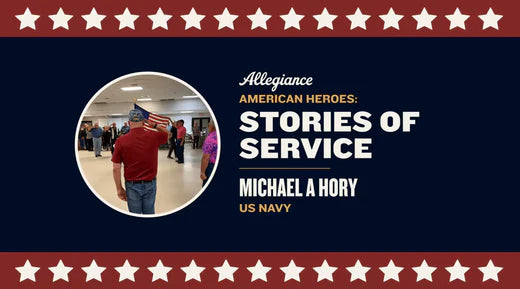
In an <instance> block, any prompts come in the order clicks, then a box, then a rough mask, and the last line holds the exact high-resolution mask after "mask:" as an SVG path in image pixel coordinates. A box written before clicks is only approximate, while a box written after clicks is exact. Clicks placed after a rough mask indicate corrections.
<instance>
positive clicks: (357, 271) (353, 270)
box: [347, 260, 370, 282]
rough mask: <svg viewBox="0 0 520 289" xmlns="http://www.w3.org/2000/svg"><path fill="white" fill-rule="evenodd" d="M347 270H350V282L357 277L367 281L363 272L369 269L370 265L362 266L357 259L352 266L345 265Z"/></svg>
mask: <svg viewBox="0 0 520 289" xmlns="http://www.w3.org/2000/svg"><path fill="white" fill-rule="evenodd" d="M347 270H348V271H349V272H350V274H351V276H350V282H352V281H354V280H356V279H359V280H362V281H365V282H366V281H367V279H366V276H365V274H366V273H367V272H368V270H370V267H363V265H361V262H359V260H357V261H356V264H355V265H354V266H352V267H347Z"/></svg>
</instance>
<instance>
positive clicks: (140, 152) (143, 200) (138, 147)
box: [112, 109, 168, 214]
mask: <svg viewBox="0 0 520 289" xmlns="http://www.w3.org/2000/svg"><path fill="white" fill-rule="evenodd" d="M129 121H130V127H131V129H130V131H129V133H127V134H125V135H122V136H120V137H119V138H118V139H117V142H116V145H115V148H114V154H113V155H112V163H113V164H112V174H113V177H114V182H115V184H116V189H117V196H118V197H119V198H120V199H121V200H123V201H126V202H127V205H128V210H129V211H130V212H132V213H136V214H154V213H155V196H156V191H157V184H156V177H157V164H158V159H157V158H158V152H159V146H160V145H162V144H164V143H166V142H167V141H168V130H167V129H166V128H165V127H162V126H157V124H156V123H153V122H151V121H149V120H146V119H144V116H143V113H142V112H141V111H140V110H138V109H132V110H131V111H130V113H129ZM145 121H146V122H147V123H148V124H149V125H151V126H153V128H155V129H157V130H158V131H150V130H145V129H144V123H145ZM121 164H123V165H124V168H125V170H124V177H125V188H126V190H125V188H123V185H122V182H121V167H122V166H121Z"/></svg>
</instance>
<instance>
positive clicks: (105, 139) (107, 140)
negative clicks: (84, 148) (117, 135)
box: [102, 125, 110, 151]
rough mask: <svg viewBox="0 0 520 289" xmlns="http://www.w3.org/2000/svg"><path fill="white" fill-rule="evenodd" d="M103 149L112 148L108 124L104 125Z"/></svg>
mask: <svg viewBox="0 0 520 289" xmlns="http://www.w3.org/2000/svg"><path fill="white" fill-rule="evenodd" d="M102 140H103V149H104V150H106V151H108V150H109V149H110V131H109V127H108V125H105V126H104V127H103V139H102Z"/></svg>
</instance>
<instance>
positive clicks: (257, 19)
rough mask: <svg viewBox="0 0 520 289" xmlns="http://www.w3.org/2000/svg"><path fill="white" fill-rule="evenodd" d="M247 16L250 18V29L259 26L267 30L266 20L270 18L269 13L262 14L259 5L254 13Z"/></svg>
mask: <svg viewBox="0 0 520 289" xmlns="http://www.w3.org/2000/svg"><path fill="white" fill-rule="evenodd" d="M247 18H249V20H251V30H253V29H255V28H257V27H260V28H263V29H265V30H267V20H269V18H271V15H267V14H264V13H263V12H262V9H260V7H259V8H258V9H257V10H256V13H255V14H251V15H247Z"/></svg>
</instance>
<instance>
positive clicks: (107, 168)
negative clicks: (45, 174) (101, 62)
mask: <svg viewBox="0 0 520 289" xmlns="http://www.w3.org/2000/svg"><path fill="white" fill-rule="evenodd" d="M217 128H218V127H217V123H216V120H215V118H214V114H213V112H212V111H211V108H210V107H209V106H208V103H207V102H206V101H205V100H204V98H203V97H202V96H201V95H200V94H199V93H198V92H197V91H196V90H195V89H194V88H192V87H191V86H190V85H188V84H187V83H185V82H184V81H182V80H180V79H178V78H175V77H173V76H170V75H167V74H163V73H156V72H140V73H133V74H129V75H125V76H122V77H120V78H118V79H115V80H114V81H112V82H110V83H109V84H107V85H105V87H103V88H101V89H100V90H99V91H98V92H97V93H96V94H95V95H94V96H93V97H92V99H91V100H90V101H89V103H88V104H87V106H86V107H85V109H84V110H83V113H82V115H81V117H80V120H79V122H78V126H77V131H76V141H75V149H76V159H77V162H78V166H79V169H80V171H81V174H82V176H83V178H84V180H85V182H86V183H87V185H88V186H89V187H90V189H91V190H92V192H94V194H95V195H96V196H97V197H98V198H99V199H100V200H102V201H103V202H104V203H105V204H107V205H108V206H110V207H111V208H113V209H115V210H117V211H119V212H122V213H125V214H128V215H132V216H139V217H157V216H163V215H166V214H170V213H173V212H176V211H178V210H180V209H182V208H184V207H185V206H187V205H189V204H190V203H191V202H193V201H194V200H195V199H196V198H197V197H198V196H199V195H200V194H201V193H202V192H203V190H204V189H205V187H206V186H207V185H208V184H209V182H210V181H211V178H212V175H213V173H214V171H215V169H216V166H217V163H218V156H219V144H220V142H219V133H218V129H217Z"/></svg>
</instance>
